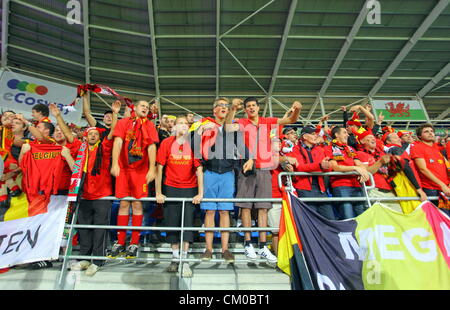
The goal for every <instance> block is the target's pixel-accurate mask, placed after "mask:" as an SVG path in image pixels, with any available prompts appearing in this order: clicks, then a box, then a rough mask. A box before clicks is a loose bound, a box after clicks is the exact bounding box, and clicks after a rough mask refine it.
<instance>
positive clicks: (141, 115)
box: [109, 100, 158, 258]
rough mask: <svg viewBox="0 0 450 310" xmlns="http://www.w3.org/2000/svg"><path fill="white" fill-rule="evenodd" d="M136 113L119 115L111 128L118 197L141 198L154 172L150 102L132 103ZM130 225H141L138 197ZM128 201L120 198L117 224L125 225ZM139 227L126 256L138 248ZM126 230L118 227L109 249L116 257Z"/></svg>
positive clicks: (133, 233) (112, 173) (123, 243)
mask: <svg viewBox="0 0 450 310" xmlns="http://www.w3.org/2000/svg"><path fill="white" fill-rule="evenodd" d="M134 112H135V116H132V117H126V118H123V119H121V120H120V121H119V122H118V123H117V125H116V128H115V129H114V132H113V136H114V145H113V152H112V163H111V175H113V176H114V177H116V184H115V191H116V197H117V198H124V197H127V196H131V197H134V198H136V199H140V198H142V197H146V196H147V195H148V184H149V183H150V182H152V181H153V180H154V179H155V176H156V167H155V160H156V145H155V143H157V142H158V133H157V132H156V128H155V125H153V123H152V122H151V121H150V120H149V119H148V118H147V116H148V113H149V103H148V102H147V101H142V100H141V101H138V102H136V104H135V107H134ZM131 206H132V220H131V221H132V225H133V226H141V225H142V219H143V210H142V202H141V201H133V202H132V203H131ZM129 209H130V202H129V201H124V200H122V201H121V202H120V207H119V214H118V216H117V225H119V226H127V225H128V221H129V212H130V210H129ZM139 237H140V231H138V230H134V231H132V233H131V242H130V245H129V246H128V248H127V250H126V258H135V257H136V256H137V251H138V249H139V245H138V244H139ZM125 242H126V231H125V230H124V229H119V230H118V232H117V242H116V243H115V244H114V245H113V248H112V250H111V253H110V255H109V256H110V257H111V258H115V257H117V256H118V255H119V254H120V253H122V252H123V251H124V250H125Z"/></svg>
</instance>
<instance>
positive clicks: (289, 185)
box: [57, 172, 438, 289]
mask: <svg viewBox="0 0 450 310" xmlns="http://www.w3.org/2000/svg"><path fill="white" fill-rule="evenodd" d="M314 175H320V176H338V175H340V176H342V175H344V176H345V175H359V174H358V173H357V172H312V173H308V172H281V173H280V174H279V176H278V185H279V187H280V188H282V187H283V186H285V189H286V190H288V191H293V190H294V188H293V186H292V180H291V177H292V176H314ZM369 176H370V181H371V184H375V182H374V179H373V176H372V174H370V173H369ZM283 177H287V179H286V183H287V184H286V185H283V181H282V178H283ZM362 188H363V190H364V194H365V197H329V198H314V197H311V198H301V200H302V201H304V202H320V201H327V202H344V201H350V202H352V201H365V202H367V203H368V206H369V207H370V206H371V202H372V201H376V202H383V201H402V200H403V201H405V200H419V198H418V197H392V198H380V197H369V194H368V190H370V189H373V188H375V186H374V185H372V186H366V185H365V184H364V183H362ZM429 199H438V197H429ZM99 200H125V201H144V202H145V201H151V202H156V198H154V197H145V198H141V199H135V198H132V197H125V198H122V199H118V198H116V197H113V196H107V197H103V198H100V199H99ZM165 201H171V202H181V203H182V205H181V207H182V217H181V218H184V211H185V204H186V202H187V201H188V202H189V201H192V198H173V197H167V198H166V200H165ZM202 202H253V203H255V202H271V203H281V202H282V199H281V198H204V199H202ZM77 215H78V208H76V209H75V210H74V211H73V216H72V221H71V223H70V224H66V225H65V227H66V228H68V229H69V236H68V242H67V247H66V249H65V253H64V255H60V258H62V259H63V264H62V267H61V272H60V276H59V277H58V278H57V281H58V283H57V287H59V288H60V289H63V288H64V285H65V282H66V277H67V273H68V260H69V259H82V260H107V261H118V260H119V261H121V260H122V261H134V262H147V263H148V262H155V261H158V262H172V261H173V259H172V258H133V259H125V258H123V259H122V258H119V259H113V258H108V257H106V256H82V255H71V254H70V255H69V253H71V251H72V239H73V236H74V231H75V229H80V228H81V229H83V228H84V229H98V228H100V229H114V230H116V229H125V230H142V231H180V245H182V244H183V235H184V232H185V231H197V232H205V231H219V232H220V231H228V232H246V231H251V232H260V231H266V232H268V231H270V232H277V231H278V229H277V228H273V227H228V228H221V227H208V228H207V227H184V224H183V221H181V226H180V227H155V226H117V225H80V224H75V223H76V221H77ZM177 260H178V262H179V270H178V277H179V280H181V278H182V272H181V268H182V263H184V262H196V263H198V262H201V261H202V260H201V259H196V258H183V257H182V255H180V258H179V259H177ZM260 261H261V262H262V261H263V260H256V261H255V260H248V259H240V260H235V262H234V263H235V264H241V263H243V264H246V263H249V262H260ZM209 262H213V263H220V262H223V260H222V259H211V260H210V261H209Z"/></svg>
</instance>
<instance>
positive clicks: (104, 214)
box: [71, 101, 120, 276]
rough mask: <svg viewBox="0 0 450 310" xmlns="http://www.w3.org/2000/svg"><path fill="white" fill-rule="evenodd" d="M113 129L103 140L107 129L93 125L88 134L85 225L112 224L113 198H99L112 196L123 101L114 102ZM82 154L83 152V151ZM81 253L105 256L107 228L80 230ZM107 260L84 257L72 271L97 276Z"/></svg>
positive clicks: (81, 211)
mask: <svg viewBox="0 0 450 310" xmlns="http://www.w3.org/2000/svg"><path fill="white" fill-rule="evenodd" d="M112 108H113V110H112V111H113V117H112V123H111V128H110V129H111V130H110V131H109V134H108V135H107V136H106V137H105V139H103V141H102V140H101V136H102V132H104V131H105V129H104V128H98V127H90V128H88V129H87V130H86V131H85V133H84V136H85V138H86V142H87V144H88V149H87V150H86V151H87V153H86V154H85V156H86V161H87V162H86V164H85V166H84V167H85V168H83V169H84V170H85V171H84V173H85V179H84V183H83V191H82V200H81V202H80V206H79V211H78V224H81V225H83V224H84V225H108V224H109V216H110V210H111V201H109V200H98V199H99V198H102V197H106V196H112V195H113V191H112V178H111V173H110V166H111V153H112V147H113V140H112V138H113V132H114V128H115V126H116V123H117V117H118V114H119V111H120V101H116V102H114V104H113V106H112ZM80 155H82V154H80ZM78 233H79V236H80V239H79V240H80V255H93V256H105V255H106V254H105V251H106V244H105V237H106V230H104V229H98V228H95V229H79V230H78ZM103 264H104V260H94V261H93V262H92V263H91V261H88V260H82V261H80V262H77V263H75V264H74V265H72V266H71V269H72V270H75V271H79V270H85V269H86V275H89V276H93V275H94V274H95V273H96V272H97V271H98V269H99V268H100V267H101V266H103Z"/></svg>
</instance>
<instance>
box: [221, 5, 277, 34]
mask: <svg viewBox="0 0 450 310" xmlns="http://www.w3.org/2000/svg"><path fill="white" fill-rule="evenodd" d="M273 2H275V0H270V1H269V2H267V3H266V4H264V5H263V6H262V7H260V8H259V9H257V10H256V11H255V12H253V13H252V14H250V15H249V16H247V17H246V18H244V19H243V20H241V21H240V22H239V23H237V24H236V25H235V26H233V27H231V28H230V29H228V30H227V31H226V32H225V33H223V34H222V35H221V36H220V38H221V39H222V38H223V37H225V36H226V35H227V34H228V33H230V32H231V31H233V30H234V29H236V28H237V27H239V26H240V25H242V24H243V23H245V22H246V21H247V20H249V19H250V18H252V17H253V16H255V15H256V14H258V13H259V12H260V11H262V10H264V9H265V8H266V7H267V6H269V5H270V4H272V3H273Z"/></svg>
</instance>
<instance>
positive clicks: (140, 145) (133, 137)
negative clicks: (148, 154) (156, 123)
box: [127, 117, 154, 164]
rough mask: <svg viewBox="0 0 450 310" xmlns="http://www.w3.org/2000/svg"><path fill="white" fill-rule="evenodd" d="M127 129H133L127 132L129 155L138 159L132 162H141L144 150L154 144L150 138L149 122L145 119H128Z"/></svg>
mask: <svg viewBox="0 0 450 310" xmlns="http://www.w3.org/2000/svg"><path fill="white" fill-rule="evenodd" d="M127 127H128V128H130V127H132V128H133V130H131V131H129V132H128V137H127V138H128V139H129V140H130V144H131V148H130V150H129V155H131V156H134V157H138V159H136V160H134V161H137V160H141V159H142V157H143V156H144V151H145V150H146V148H147V147H148V146H149V145H150V144H152V143H153V142H154V141H153V140H152V138H151V132H150V130H151V129H152V127H151V125H150V121H149V120H148V118H146V117H143V118H140V117H130V118H129V121H128V126H127ZM130 164H131V162H130Z"/></svg>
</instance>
